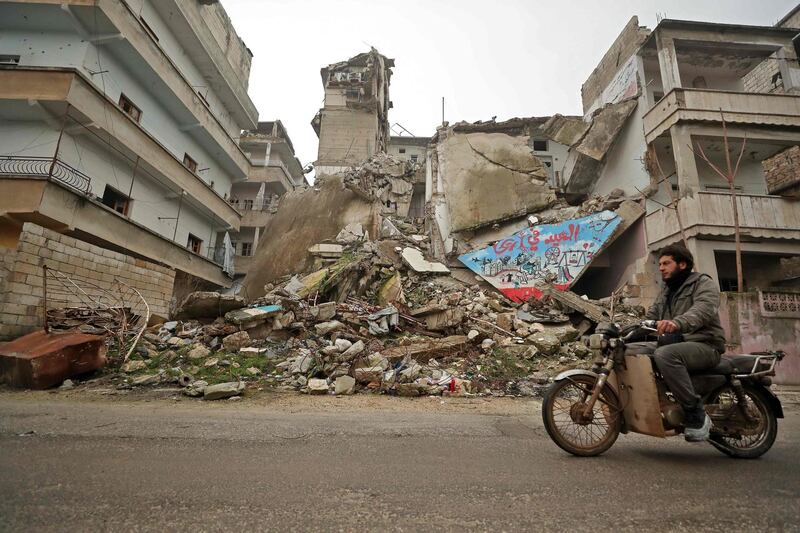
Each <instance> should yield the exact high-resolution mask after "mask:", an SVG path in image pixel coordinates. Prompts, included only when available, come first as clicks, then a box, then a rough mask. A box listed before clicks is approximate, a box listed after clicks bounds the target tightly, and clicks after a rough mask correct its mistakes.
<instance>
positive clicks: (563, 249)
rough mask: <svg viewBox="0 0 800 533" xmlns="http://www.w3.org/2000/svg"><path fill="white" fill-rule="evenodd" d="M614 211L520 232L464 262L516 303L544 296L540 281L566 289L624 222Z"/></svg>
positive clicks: (480, 251) (471, 253) (474, 254)
mask: <svg viewBox="0 0 800 533" xmlns="http://www.w3.org/2000/svg"><path fill="white" fill-rule="evenodd" d="M620 221H621V219H620V218H619V217H618V216H617V215H615V214H614V213H613V212H612V211H602V212H600V213H595V214H592V215H589V216H586V217H583V218H577V219H573V220H565V221H564V222H561V223H559V224H542V225H539V226H533V227H531V228H527V229H524V230H522V231H518V232H517V233H515V234H513V235H511V236H509V237H507V238H505V239H501V240H499V241H497V242H496V243H494V244H493V245H492V246H489V247H487V248H483V249H482V250H477V251H474V252H470V253H468V254H464V255H462V256H459V258H458V259H459V261H461V262H462V263H464V264H465V265H466V266H467V267H468V268H469V269H470V270H472V271H473V272H475V273H476V274H478V275H479V276H481V277H482V278H484V279H485V280H486V281H488V282H489V283H491V284H492V285H493V286H494V287H496V288H497V289H498V290H499V291H500V292H502V293H503V294H505V295H506V296H507V297H508V298H510V299H511V300H514V301H525V300H528V299H529V298H531V296H535V297H537V298H538V297H539V296H540V295H541V293H540V291H539V290H538V289H536V288H535V285H536V284H537V283H541V282H547V283H552V285H553V286H554V287H556V288H558V289H561V290H566V289H568V288H569V287H570V285H572V283H573V281H574V280H575V279H576V278H577V277H578V276H579V275H580V273H581V272H582V271H583V270H584V269H585V268H586V267H587V266H588V265H589V263H591V262H592V259H594V255H595V253H597V251H598V250H600V248H601V247H602V246H603V244H604V243H605V242H606V241H607V240H608V238H609V237H610V236H611V234H612V233H613V232H614V230H615V229H616V228H617V226H618V225H619V223H620Z"/></svg>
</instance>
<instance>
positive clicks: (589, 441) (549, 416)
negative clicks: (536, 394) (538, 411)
mask: <svg viewBox="0 0 800 533" xmlns="http://www.w3.org/2000/svg"><path fill="white" fill-rule="evenodd" d="M596 380H597V378H594V377H591V376H582V375H578V376H571V377H569V378H566V379H562V380H560V381H556V382H555V383H553V384H552V385H551V386H550V388H549V389H548V390H547V392H546V393H545V397H544V402H543V403H542V420H543V422H544V427H545V429H546V430H547V433H548V435H550V438H551V439H553V442H555V443H556V444H557V445H558V446H559V447H560V448H561V449H562V450H564V451H567V452H569V453H571V454H573V455H578V456H581V457H592V456H595V455H600V454H601V453H603V452H605V451H606V450H608V449H609V448H611V446H612V445H613V444H614V442H615V441H616V440H617V437H618V436H619V432H620V430H621V428H622V413H621V410H620V408H619V401H618V400H617V395H616V394H615V393H614V391H613V390H612V389H611V387H609V386H608V385H606V386H605V387H603V390H602V391H601V393H600V396H599V397H598V399H597V401H596V402H595V404H594V408H593V410H592V414H591V416H590V419H589V420H587V419H583V418H582V415H581V414H580V413H581V411H582V405H583V402H585V400H586V399H587V398H588V397H589V396H590V395H591V393H592V389H593V388H594V384H595V381H596Z"/></svg>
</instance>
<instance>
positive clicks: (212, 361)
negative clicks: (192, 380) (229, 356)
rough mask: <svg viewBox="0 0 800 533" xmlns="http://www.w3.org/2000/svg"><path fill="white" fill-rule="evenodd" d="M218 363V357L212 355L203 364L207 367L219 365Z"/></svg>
mask: <svg viewBox="0 0 800 533" xmlns="http://www.w3.org/2000/svg"><path fill="white" fill-rule="evenodd" d="M217 363H219V359H217V358H216V357H210V358H208V359H206V360H205V362H204V363H203V366H204V367H206V368H211V367H212V366H217Z"/></svg>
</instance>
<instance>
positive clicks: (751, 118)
mask: <svg viewBox="0 0 800 533" xmlns="http://www.w3.org/2000/svg"><path fill="white" fill-rule="evenodd" d="M720 109H721V110H722V111H723V112H724V114H725V121H726V122H730V123H739V124H752V125H758V126H782V127H800V96H795V95H788V94H769V93H741V92H731V91H716V90H709V89H685V88H678V89H673V90H672V91H670V92H669V93H667V94H666V95H665V96H664V97H663V98H662V99H661V100H659V101H658V103H656V105H654V106H653V107H652V108H651V109H650V110H649V111H647V113H645V115H644V117H643V122H644V134H645V138H646V140H647V142H648V143H651V142H653V141H654V140H655V139H656V138H658V137H660V136H661V135H662V134H664V133H665V132H667V131H669V128H670V127H672V126H673V125H674V124H676V123H678V122H680V121H702V122H719V121H720V115H719V113H720Z"/></svg>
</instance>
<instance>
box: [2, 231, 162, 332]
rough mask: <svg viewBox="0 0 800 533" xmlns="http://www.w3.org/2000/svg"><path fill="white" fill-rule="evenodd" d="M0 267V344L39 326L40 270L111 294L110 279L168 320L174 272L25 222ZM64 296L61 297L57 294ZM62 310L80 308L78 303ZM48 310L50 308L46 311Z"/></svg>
mask: <svg viewBox="0 0 800 533" xmlns="http://www.w3.org/2000/svg"><path fill="white" fill-rule="evenodd" d="M1 251H2V253H3V262H2V265H3V266H2V268H0V276H2V277H0V339H9V338H14V337H18V336H20V335H24V334H27V333H30V332H32V331H35V330H36V329H38V328H40V327H42V316H43V313H42V300H43V297H44V288H43V286H44V278H43V274H44V271H43V268H42V267H43V266H45V265H46V266H47V267H48V268H51V269H54V270H58V271H60V272H62V273H64V274H65V275H67V276H69V277H70V278H74V279H75V280H76V282H77V283H78V284H79V285H80V284H81V282H82V281H87V282H90V283H91V284H93V285H95V286H97V287H99V288H100V289H104V290H110V289H111V288H112V282H113V281H114V279H119V280H120V281H122V282H124V283H126V284H127V285H129V286H131V287H133V288H135V289H137V290H138V291H139V292H140V293H141V295H142V296H143V297H144V299H145V300H146V301H147V303H148V305H149V306H150V312H151V313H153V314H157V315H161V316H167V315H168V314H169V306H170V300H171V298H172V289H173V283H174V279H175V271H174V270H172V269H169V268H167V267H163V266H160V265H156V264H154V263H149V262H147V261H142V260H140V259H135V258H133V257H130V256H127V255H123V254H120V253H117V252H113V251H111V250H106V249H104V248H100V247H98V246H94V245H91V244H88V243H86V242H83V241H79V240H77V239H75V238H72V237H68V236H66V235H61V234H59V233H56V232H54V231H50V230H48V229H45V228H42V227H40V226H37V225H35V224H31V223H26V224H25V225H24V226H23V228H22V232H21V233H20V235H19V242H18V244H17V247H16V249H3V250H1ZM61 294H63V292H62V293H61ZM65 304H66V305H69V304H73V305H77V304H79V301H78V300H77V299H74V301H71V302H65ZM51 307H52V306H51Z"/></svg>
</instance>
